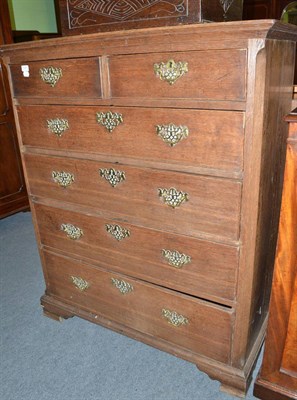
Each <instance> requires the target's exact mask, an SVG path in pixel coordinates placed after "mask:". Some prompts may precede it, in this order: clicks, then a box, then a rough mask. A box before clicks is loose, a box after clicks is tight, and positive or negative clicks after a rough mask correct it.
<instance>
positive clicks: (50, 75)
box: [39, 66, 63, 87]
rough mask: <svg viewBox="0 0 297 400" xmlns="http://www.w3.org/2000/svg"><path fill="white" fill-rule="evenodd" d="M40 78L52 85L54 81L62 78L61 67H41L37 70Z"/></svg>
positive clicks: (54, 83)
mask: <svg viewBox="0 0 297 400" xmlns="http://www.w3.org/2000/svg"><path fill="white" fill-rule="evenodd" d="M39 74H40V78H41V79H42V80H43V82H45V83H47V84H49V85H50V86H51V87H54V86H55V85H56V83H57V82H58V81H59V80H60V79H61V78H62V75H63V74H62V68H57V67H52V66H50V67H43V68H40V70H39Z"/></svg>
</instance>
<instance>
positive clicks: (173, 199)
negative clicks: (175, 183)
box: [158, 187, 189, 208]
mask: <svg viewBox="0 0 297 400" xmlns="http://www.w3.org/2000/svg"><path fill="white" fill-rule="evenodd" d="M158 190H159V197H161V198H162V199H163V200H164V203H165V204H167V205H168V206H170V207H172V208H175V207H179V206H180V205H181V204H182V203H183V202H184V201H188V200H189V197H188V196H189V195H188V193H185V192H182V191H178V190H177V189H175V188H173V187H171V188H170V189H166V188H165V189H162V188H159V189H158Z"/></svg>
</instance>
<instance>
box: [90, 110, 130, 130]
mask: <svg viewBox="0 0 297 400" xmlns="http://www.w3.org/2000/svg"><path fill="white" fill-rule="evenodd" d="M96 118H97V122H98V124H100V125H102V126H104V127H105V128H106V129H107V130H108V132H109V133H111V132H112V131H113V130H114V129H115V128H116V127H117V126H118V125H120V124H122V123H123V122H124V119H123V115H122V114H120V113H117V112H114V113H113V112H111V111H108V112H106V113H104V112H98V113H96Z"/></svg>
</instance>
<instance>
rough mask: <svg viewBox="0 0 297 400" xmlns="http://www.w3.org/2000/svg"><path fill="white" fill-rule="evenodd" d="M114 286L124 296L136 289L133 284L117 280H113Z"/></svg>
mask: <svg viewBox="0 0 297 400" xmlns="http://www.w3.org/2000/svg"><path fill="white" fill-rule="evenodd" d="M111 282H112V284H113V286H115V287H116V288H117V289H118V290H119V291H120V292H121V293H122V294H127V293H130V292H133V290H134V288H133V286H132V285H131V283H128V282H126V281H124V280H119V279H116V278H111Z"/></svg>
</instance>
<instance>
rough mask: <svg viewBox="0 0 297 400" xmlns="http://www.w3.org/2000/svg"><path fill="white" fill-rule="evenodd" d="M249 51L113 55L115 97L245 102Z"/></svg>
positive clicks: (113, 93) (113, 91)
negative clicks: (247, 52)
mask: <svg viewBox="0 0 297 400" xmlns="http://www.w3.org/2000/svg"><path fill="white" fill-rule="evenodd" d="M246 60H247V55H246V50H245V49H243V50H238V49H234V50H233V49H232V50H216V51H209V50H208V51H192V52H178V53H171V52H168V53H152V54H139V55H131V56H130V55H125V56H124V55H123V56H113V57H110V59H109V68H110V82H111V83H110V84H111V93H112V97H115V98H117V97H123V98H132V97H137V98H158V99H160V98H163V99H165V98H167V99H174V98H176V99H201V100H206V99H211V100H229V101H232V100H234V101H235V100H236V101H243V100H245V96H246Z"/></svg>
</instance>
